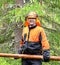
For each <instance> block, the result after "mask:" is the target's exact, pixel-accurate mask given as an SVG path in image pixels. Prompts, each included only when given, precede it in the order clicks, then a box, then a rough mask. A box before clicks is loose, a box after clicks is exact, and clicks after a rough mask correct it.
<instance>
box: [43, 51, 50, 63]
mask: <svg viewBox="0 0 60 65" xmlns="http://www.w3.org/2000/svg"><path fill="white" fill-rule="evenodd" d="M43 60H44V62H49V61H50V50H44V51H43Z"/></svg>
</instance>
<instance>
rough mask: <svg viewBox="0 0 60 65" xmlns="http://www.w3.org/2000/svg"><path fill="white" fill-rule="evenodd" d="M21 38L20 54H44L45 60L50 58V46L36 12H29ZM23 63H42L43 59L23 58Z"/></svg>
mask: <svg viewBox="0 0 60 65" xmlns="http://www.w3.org/2000/svg"><path fill="white" fill-rule="evenodd" d="M24 25H25V27H24V28H23V32H22V39H21V40H20V50H19V51H18V52H19V53H20V54H21V53H22V54H31V55H43V61H45V62H48V61H49V60H50V46H49V43H48V40H47V38H46V34H45V32H44V29H43V28H42V26H41V23H40V21H39V19H38V15H37V14H36V12H33V11H32V12H29V13H28V15H27V16H26V18H25V23H24ZM22 65H42V60H37V59H27V58H25V59H22Z"/></svg>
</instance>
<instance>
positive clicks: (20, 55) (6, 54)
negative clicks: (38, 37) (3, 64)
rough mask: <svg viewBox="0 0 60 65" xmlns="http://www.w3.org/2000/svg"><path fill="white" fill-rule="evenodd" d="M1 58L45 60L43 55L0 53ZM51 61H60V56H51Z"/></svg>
mask: <svg viewBox="0 0 60 65" xmlns="http://www.w3.org/2000/svg"><path fill="white" fill-rule="evenodd" d="M0 57H13V58H14V57H15V58H30V59H42V60H43V56H42V55H27V54H8V53H0ZM50 60H53V61H60V56H50Z"/></svg>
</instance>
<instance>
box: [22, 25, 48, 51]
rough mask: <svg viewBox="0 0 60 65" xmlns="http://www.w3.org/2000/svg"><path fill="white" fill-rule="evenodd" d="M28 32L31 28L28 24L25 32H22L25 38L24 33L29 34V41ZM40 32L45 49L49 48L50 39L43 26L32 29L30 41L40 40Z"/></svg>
mask: <svg viewBox="0 0 60 65" xmlns="http://www.w3.org/2000/svg"><path fill="white" fill-rule="evenodd" d="M28 32H29V29H28V26H27V27H25V28H24V29H23V34H22V36H23V38H24V34H27V36H26V41H28ZM40 33H41V36H42V41H41V43H42V48H43V50H45V49H49V43H48V41H47V39H46V35H45V32H44V29H43V28H42V27H40V26H37V27H36V28H34V29H31V30H30V35H29V41H31V42H39V35H40ZM21 45H23V44H22V43H21Z"/></svg>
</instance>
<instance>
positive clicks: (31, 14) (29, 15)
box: [27, 12, 38, 18]
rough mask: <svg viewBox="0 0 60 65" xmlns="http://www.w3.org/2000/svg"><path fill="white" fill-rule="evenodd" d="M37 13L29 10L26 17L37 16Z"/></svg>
mask: <svg viewBox="0 0 60 65" xmlns="http://www.w3.org/2000/svg"><path fill="white" fill-rule="evenodd" d="M37 17H38V15H37V14H36V12H30V13H29V14H28V15H27V18H37Z"/></svg>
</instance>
